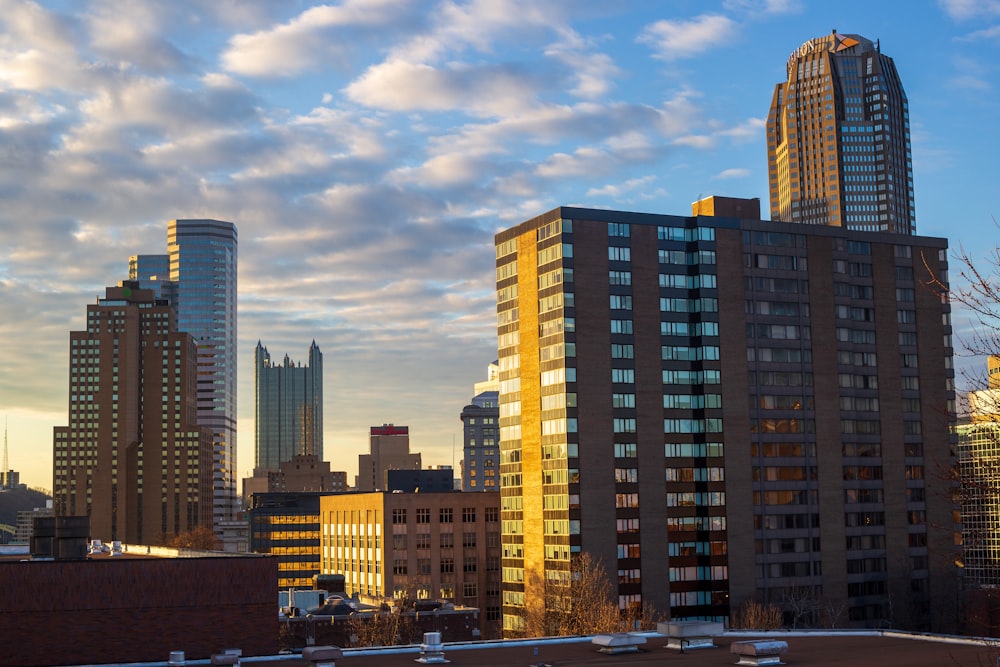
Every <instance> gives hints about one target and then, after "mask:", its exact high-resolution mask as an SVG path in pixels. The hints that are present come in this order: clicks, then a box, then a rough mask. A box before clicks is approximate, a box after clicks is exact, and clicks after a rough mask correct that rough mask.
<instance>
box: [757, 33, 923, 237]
mask: <svg viewBox="0 0 1000 667" xmlns="http://www.w3.org/2000/svg"><path fill="white" fill-rule="evenodd" d="M786 71H787V74H788V78H787V80H786V81H785V82H783V83H779V84H777V85H776V86H775V88H774V96H773V97H772V99H771V109H770V111H769V113H768V117H767V156H768V176H769V180H770V191H771V219H772V220H783V221H785V222H799V223H803V224H810V225H832V226H834V227H846V228H848V229H860V230H867V231H882V232H895V233H898V234H914V233H916V217H915V212H914V205H913V166H912V159H911V158H910V113H909V107H908V104H907V101H906V93H905V92H904V91H903V85H902V83H901V82H900V79H899V73H898V72H897V71H896V66H895V64H894V63H893V61H892V58H890V57H888V56H886V55H884V54H883V53H882V52H881V50H880V48H879V44H878V42H875V43H872V42H871V40H868V39H865V38H864V37H862V36H860V35H848V34H842V33H838V32H836V31H834V32H833V33H832V34H830V35H826V36H825V37H818V38H816V39H811V40H809V41H807V42H806V43H804V44H803V45H802V46H800V47H799V48H798V49H796V50H795V51H794V52H792V55H791V56H789V58H788V63H787V66H786Z"/></svg>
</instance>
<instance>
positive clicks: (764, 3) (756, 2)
mask: <svg viewBox="0 0 1000 667" xmlns="http://www.w3.org/2000/svg"><path fill="white" fill-rule="evenodd" d="M722 7H723V8H724V9H726V10H727V11H744V12H747V13H749V14H794V13H798V12H801V11H802V10H803V5H802V1H801V0H724V2H723V3H722Z"/></svg>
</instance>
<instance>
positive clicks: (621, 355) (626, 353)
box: [611, 343, 635, 359]
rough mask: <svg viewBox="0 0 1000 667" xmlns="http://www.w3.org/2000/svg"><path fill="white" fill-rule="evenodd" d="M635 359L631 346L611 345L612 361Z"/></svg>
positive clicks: (633, 349)
mask: <svg viewBox="0 0 1000 667" xmlns="http://www.w3.org/2000/svg"><path fill="white" fill-rule="evenodd" d="M634 357H635V348H633V347H632V346H631V345H621V344H618V343H614V344H612V345H611V358H612V359H632V358H634Z"/></svg>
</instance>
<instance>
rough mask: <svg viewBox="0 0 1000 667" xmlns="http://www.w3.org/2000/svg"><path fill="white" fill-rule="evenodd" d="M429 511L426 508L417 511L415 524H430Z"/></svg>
mask: <svg viewBox="0 0 1000 667" xmlns="http://www.w3.org/2000/svg"><path fill="white" fill-rule="evenodd" d="M430 522H431V511H430V509H428V508H422V509H417V523H430Z"/></svg>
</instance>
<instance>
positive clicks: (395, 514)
mask: <svg viewBox="0 0 1000 667" xmlns="http://www.w3.org/2000/svg"><path fill="white" fill-rule="evenodd" d="M392 522H393V523H406V509H394V510H392Z"/></svg>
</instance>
